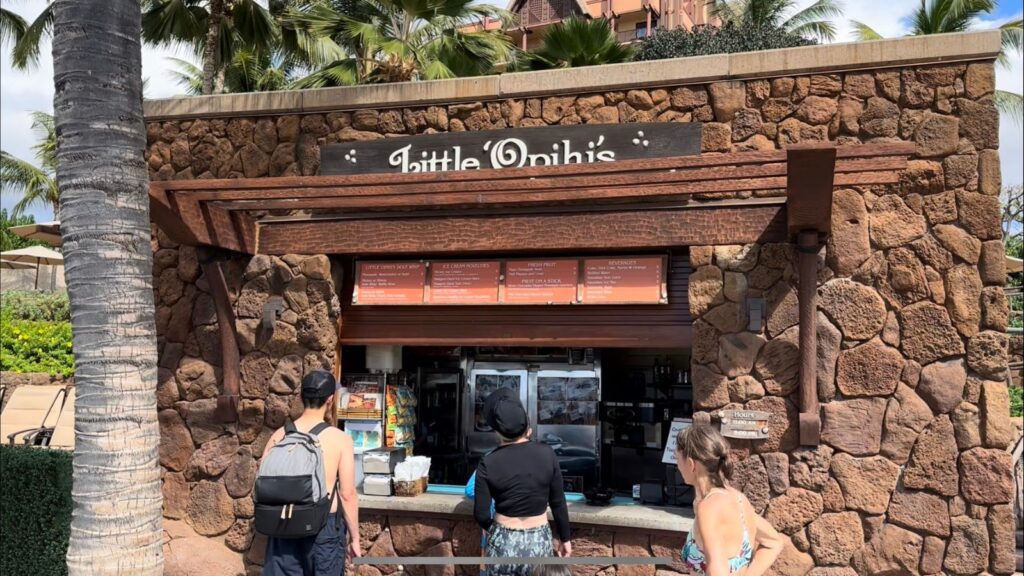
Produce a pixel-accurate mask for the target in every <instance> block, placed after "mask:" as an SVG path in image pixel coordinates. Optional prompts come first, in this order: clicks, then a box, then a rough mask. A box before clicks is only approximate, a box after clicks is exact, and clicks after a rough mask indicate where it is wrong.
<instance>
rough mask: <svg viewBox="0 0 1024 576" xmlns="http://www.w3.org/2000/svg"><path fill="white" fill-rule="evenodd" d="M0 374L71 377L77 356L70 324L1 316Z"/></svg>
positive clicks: (5, 314)
mask: <svg viewBox="0 0 1024 576" xmlns="http://www.w3.org/2000/svg"><path fill="white" fill-rule="evenodd" d="M0 370H8V371H11V372H19V373H22V374H25V373H30V372H45V373H47V374H52V375H54V376H65V377H67V376H71V375H72V374H73V373H74V372H75V356H74V354H73V353H72V350H71V323H70V322H31V321H24V320H14V319H12V318H11V317H10V315H9V314H7V313H4V314H2V315H0Z"/></svg>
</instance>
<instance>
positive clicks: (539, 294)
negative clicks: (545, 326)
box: [502, 260, 580, 304]
mask: <svg viewBox="0 0 1024 576" xmlns="http://www.w3.org/2000/svg"><path fill="white" fill-rule="evenodd" d="M579 268H580V263H579V260H511V261H509V262H506V263H505V297H504V299H503V300H502V302H503V303H505V304H573V303H575V302H576V288H577V286H578V284H579Z"/></svg>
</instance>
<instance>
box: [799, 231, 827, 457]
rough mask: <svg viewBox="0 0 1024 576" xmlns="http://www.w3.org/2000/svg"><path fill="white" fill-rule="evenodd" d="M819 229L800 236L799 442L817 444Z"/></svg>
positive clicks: (818, 439) (819, 422) (808, 444)
mask: <svg viewBox="0 0 1024 576" xmlns="http://www.w3.org/2000/svg"><path fill="white" fill-rule="evenodd" d="M820 248H821V244H820V242H819V240H818V232H817V231H816V230H810V231H805V232H801V233H800V235H799V236H798V237H797V250H798V251H799V273H800V285H799V288H798V289H797V298H798V300H799V302H800V444H801V445H804V446H817V445H818V444H819V443H820V441H821V417H820V415H819V414H818V412H819V410H818V373H817V367H818V366H817V362H818V358H817V346H818V322H817V307H818V286H817V284H818V251H819V250H820Z"/></svg>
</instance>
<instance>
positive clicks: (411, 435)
mask: <svg viewBox="0 0 1024 576" xmlns="http://www.w3.org/2000/svg"><path fill="white" fill-rule="evenodd" d="M384 397H385V408H384V426H385V441H386V445H387V447H389V448H405V454H406V456H412V449H413V444H414V440H415V435H416V404H417V401H416V393H415V391H413V389H412V387H411V386H408V385H406V384H404V383H397V382H396V383H393V384H387V385H386V387H385V394H384Z"/></svg>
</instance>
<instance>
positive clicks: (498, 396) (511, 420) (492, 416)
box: [484, 388, 529, 438]
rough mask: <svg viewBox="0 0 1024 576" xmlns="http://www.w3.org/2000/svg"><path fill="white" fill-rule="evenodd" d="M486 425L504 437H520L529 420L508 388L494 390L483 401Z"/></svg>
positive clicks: (513, 393)
mask: <svg viewBox="0 0 1024 576" xmlns="http://www.w3.org/2000/svg"><path fill="white" fill-rule="evenodd" d="M484 414H486V415H487V425H488V426H490V427H491V428H492V429H493V430H494V431H495V432H497V433H498V434H500V435H501V436H502V437H504V438H520V437H522V435H523V434H526V429H527V428H529V421H528V419H527V417H526V409H525V408H523V403H522V402H520V401H519V398H518V397H516V394H515V392H514V391H512V390H510V389H508V388H502V389H499V390H495V391H494V392H492V393H491V395H490V396H488V397H487V400H485V401H484Z"/></svg>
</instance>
